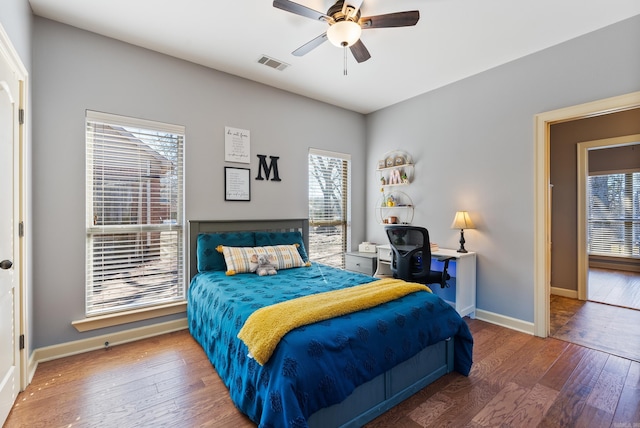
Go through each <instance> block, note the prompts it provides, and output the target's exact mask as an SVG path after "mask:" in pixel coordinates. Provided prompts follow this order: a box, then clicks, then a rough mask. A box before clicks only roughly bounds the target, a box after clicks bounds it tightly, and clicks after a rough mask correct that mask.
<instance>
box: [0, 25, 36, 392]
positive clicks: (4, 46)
mask: <svg viewBox="0 0 640 428" xmlns="http://www.w3.org/2000/svg"><path fill="white" fill-rule="evenodd" d="M0 55H2V56H3V57H4V58H5V59H6V60H7V62H8V64H9V66H10V67H11V68H12V69H13V71H14V72H15V73H16V76H17V78H18V81H19V85H20V89H19V90H20V93H19V96H18V98H19V101H18V102H19V109H21V110H23V111H24V113H23V118H24V120H23V123H22V124H20V125H19V129H18V147H16V148H15V150H14V153H16V154H17V157H18V159H17V160H15V161H14V165H16V167H17V168H16V171H14V184H13V185H14V194H15V195H17V196H16V197H15V198H14V204H15V205H17V206H15V207H14V223H15V229H16V230H17V231H18V230H20V229H22V230H21V231H20V232H16V233H14V247H13V248H14V268H15V280H16V281H17V284H16V288H15V289H16V290H17V292H18V299H19V304H18V306H19V308H18V314H17V315H15V318H16V319H17V320H18V323H17V325H16V327H17V330H18V336H24V348H23V349H21V350H20V351H19V356H18V361H17V364H18V365H19V374H18V376H19V383H20V390H21V391H23V390H24V389H25V388H26V387H27V385H28V384H29V382H30V380H31V379H30V378H31V376H32V375H33V374H32V373H30V370H29V365H28V361H29V350H30V340H29V339H30V337H29V335H28V334H27V332H28V331H29V317H28V294H27V289H28V287H27V285H28V284H29V281H30V273H29V272H30V269H29V268H28V267H29V263H28V260H29V258H28V254H29V252H30V248H31V245H30V239H28V235H26V234H25V233H24V225H25V224H28V223H27V220H28V219H29V218H30V209H29V206H30V203H29V195H30V192H29V191H28V186H29V185H28V180H27V174H28V171H29V170H30V168H29V164H30V150H29V144H28V138H29V136H28V133H27V130H28V128H29V127H28V126H25V124H26V123H28V117H29V110H28V108H27V100H28V96H27V94H28V87H29V85H28V83H29V81H28V75H29V74H28V73H27V69H26V68H25V66H24V64H23V63H22V60H21V59H20V56H19V55H18V53H17V51H16V50H15V48H14V47H13V44H12V43H11V40H10V39H9V35H8V34H7V33H6V31H5V29H4V27H3V26H2V24H1V23H0ZM19 224H21V225H22V226H20V227H19ZM26 237H27V238H26Z"/></svg>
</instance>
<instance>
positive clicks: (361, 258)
mask: <svg viewBox="0 0 640 428" xmlns="http://www.w3.org/2000/svg"><path fill="white" fill-rule="evenodd" d="M377 265H378V254H377V253H359V252H353V253H345V255H344V268H345V269H346V270H349V271H351V272H358V273H364V274H365V275H370V276H373V274H374V272H375V271H376V267H377Z"/></svg>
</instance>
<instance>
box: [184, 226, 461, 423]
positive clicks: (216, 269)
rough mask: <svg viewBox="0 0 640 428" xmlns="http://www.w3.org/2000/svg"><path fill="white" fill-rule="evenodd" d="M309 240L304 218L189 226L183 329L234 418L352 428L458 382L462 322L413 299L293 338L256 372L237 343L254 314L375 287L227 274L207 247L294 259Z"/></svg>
mask: <svg viewBox="0 0 640 428" xmlns="http://www.w3.org/2000/svg"><path fill="white" fill-rule="evenodd" d="M308 231H309V226H308V221H307V220H306V219H294V220H264V221H262V220H261V221H257V220H256V221H253V220H246V221H242V220H241V221H190V222H189V248H190V277H191V283H190V287H189V291H188V306H187V317H188V322H189V329H190V332H191V334H192V336H193V337H194V338H195V340H196V341H198V343H199V344H200V345H201V346H202V348H203V350H204V351H205V353H206V354H207V356H208V358H209V360H210V361H211V363H212V364H213V366H214V367H215V369H216V371H217V372H218V374H219V375H220V377H221V379H222V380H223V382H224V383H225V385H226V386H227V388H228V389H229V394H230V396H231V399H232V400H233V402H234V404H235V405H236V407H238V409H240V410H241V411H242V412H243V413H245V414H246V415H247V416H249V418H250V419H251V420H252V421H254V422H255V423H256V424H258V425H259V426H260V427H261V428H268V427H284V426H291V427H307V426H309V427H338V426H341V427H342V426H344V427H348V426H354V427H355V426H362V425H363V424H364V423H366V422H368V421H370V420H372V419H374V418H375V417H376V416H378V415H380V414H382V413H384V412H385V411H387V410H388V409H390V408H391V407H393V406H395V405H396V404H398V403H399V402H401V401H403V400H404V399H406V398H408V397H409V396H411V395H413V394H414V393H415V392H417V391H419V390H420V389H422V388H424V387H425V386H426V385H428V384H430V383H432V382H433V381H435V380H436V379H438V378H439V377H441V376H443V375H444V374H446V373H449V372H451V371H454V370H455V371H458V372H459V373H461V374H463V375H468V373H469V370H470V368H471V364H472V347H473V338H472V337H471V333H470V332H469V329H468V327H467V325H466V323H465V322H464V320H462V318H460V316H459V315H458V314H457V312H456V311H455V310H454V309H453V308H451V307H450V305H448V304H447V303H446V302H444V301H443V300H442V299H440V298H439V297H437V296H436V295H435V294H432V293H428V292H422V291H420V292H413V293H410V294H407V295H405V296H403V297H400V298H398V299H395V300H392V301H389V302H386V303H382V304H380V305H378V306H375V307H372V308H368V309H364V310H360V311H357V312H352V313H347V314H344V315H340V316H337V317H334V318H330V319H327V320H320V321H318V322H315V323H312V324H309V325H303V326H300V327H298V328H295V329H294V330H292V331H290V332H289V333H287V334H286V335H285V336H284V337H283V338H282V340H280V342H279V343H278V344H277V346H276V347H275V349H274V350H273V353H272V354H271V355H270V357H269V358H268V360H267V361H264V362H263V364H260V363H258V362H257V361H256V358H257V357H255V358H254V357H253V356H252V355H251V353H250V352H249V348H247V344H245V342H243V341H242V340H240V339H238V337H237V336H238V333H239V332H240V331H241V329H243V327H245V328H246V326H245V324H249V318H250V317H251V316H252V314H254V312H256V311H258V309H260V310H264V309H263V308H267V307H272V306H275V304H276V303H280V302H284V301H287V300H290V299H298V298H302V297H305V296H311V295H314V294H316V293H319V292H323V291H331V290H333V291H335V290H338V289H346V288H349V289H355V288H358V287H367V286H368V284H371V287H375V286H376V285H377V284H374V281H377V279H376V278H373V277H370V276H366V275H362V274H359V273H353V272H348V271H344V270H340V269H335V268H332V267H329V266H326V265H323V264H320V263H310V266H307V265H308V264H309V263H307V265H302V266H297V267H294V268H290V269H281V270H278V272H277V274H276V275H271V276H258V275H256V274H255V273H237V274H232V275H227V273H229V272H228V270H229V269H228V266H226V264H225V265H221V264H220V260H221V259H220V257H221V254H220V253H218V254H216V251H212V248H216V249H218V248H224V247H242V248H249V247H254V248H255V247H260V246H268V245H274V246H277V245H290V244H294V245H295V244H297V246H296V247H294V248H300V250H299V255H300V258H302V259H303V260H304V258H305V257H306V251H305V249H306V248H309V245H308V244H309V243H308ZM211 237H213V238H214V239H211ZM265 239H266V240H265ZM219 245H222V247H219ZM231 249H233V248H227V250H231ZM211 257H216V258H217V259H216V260H215V261H213V259H211ZM304 261H306V260H304ZM229 263H232V262H231V261H229ZM214 265H215V266H214ZM232 273H234V272H232ZM343 291H344V290H343ZM311 298H313V296H312V297H311ZM296 302H298V301H296ZM258 312H259V311H258ZM283 318H287V317H283Z"/></svg>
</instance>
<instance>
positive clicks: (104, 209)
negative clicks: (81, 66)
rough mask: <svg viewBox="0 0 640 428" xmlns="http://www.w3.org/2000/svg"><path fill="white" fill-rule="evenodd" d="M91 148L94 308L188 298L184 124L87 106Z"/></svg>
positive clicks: (90, 286)
mask: <svg viewBox="0 0 640 428" xmlns="http://www.w3.org/2000/svg"><path fill="white" fill-rule="evenodd" d="M86 150H87V151H86V157H87V171H86V174H87V180H86V188H87V195H86V200H87V205H86V219H87V220H86V230H87V244H86V253H87V261H86V272H87V280H86V287H87V288H86V315H87V316H92V315H102V314H106V313H111V312H116V311H123V310H130V309H138V308H143V307H149V306H153V305H158V304H165V303H170V302H175V301H182V300H184V298H185V287H184V283H185V282H184V278H183V276H184V268H183V266H184V263H183V258H184V257H183V253H184V251H183V245H184V239H183V230H184V224H183V221H184V220H183V150H184V128H183V127H181V126H175V125H167V124H162V123H156V122H150V121H145V120H139V119H132V118H126V117H121V116H115V115H110V114H104V113H97V112H92V111H87V116H86Z"/></svg>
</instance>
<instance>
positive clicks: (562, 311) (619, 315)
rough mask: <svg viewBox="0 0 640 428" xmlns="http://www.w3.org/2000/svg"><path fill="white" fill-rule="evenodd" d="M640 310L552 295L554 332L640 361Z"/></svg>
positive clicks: (591, 346)
mask: <svg viewBox="0 0 640 428" xmlns="http://www.w3.org/2000/svg"><path fill="white" fill-rule="evenodd" d="M638 326H640V311H638V310H634V309H628V308H621V307H616V306H611V305H605V304H602V303H597V302H588V301H581V300H576V299H569V298H567V297H560V296H553V295H552V296H551V326H550V333H551V336H552V337H554V338H556V339H560V340H565V341H567V342H571V343H576V344H578V345H582V346H586V347H588V348H593V349H598V350H600V351H603V352H607V353H610V354H613V355H617V356H619V357H623V358H628V359H631V360H634V361H638V362H640V328H639V327H638Z"/></svg>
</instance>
